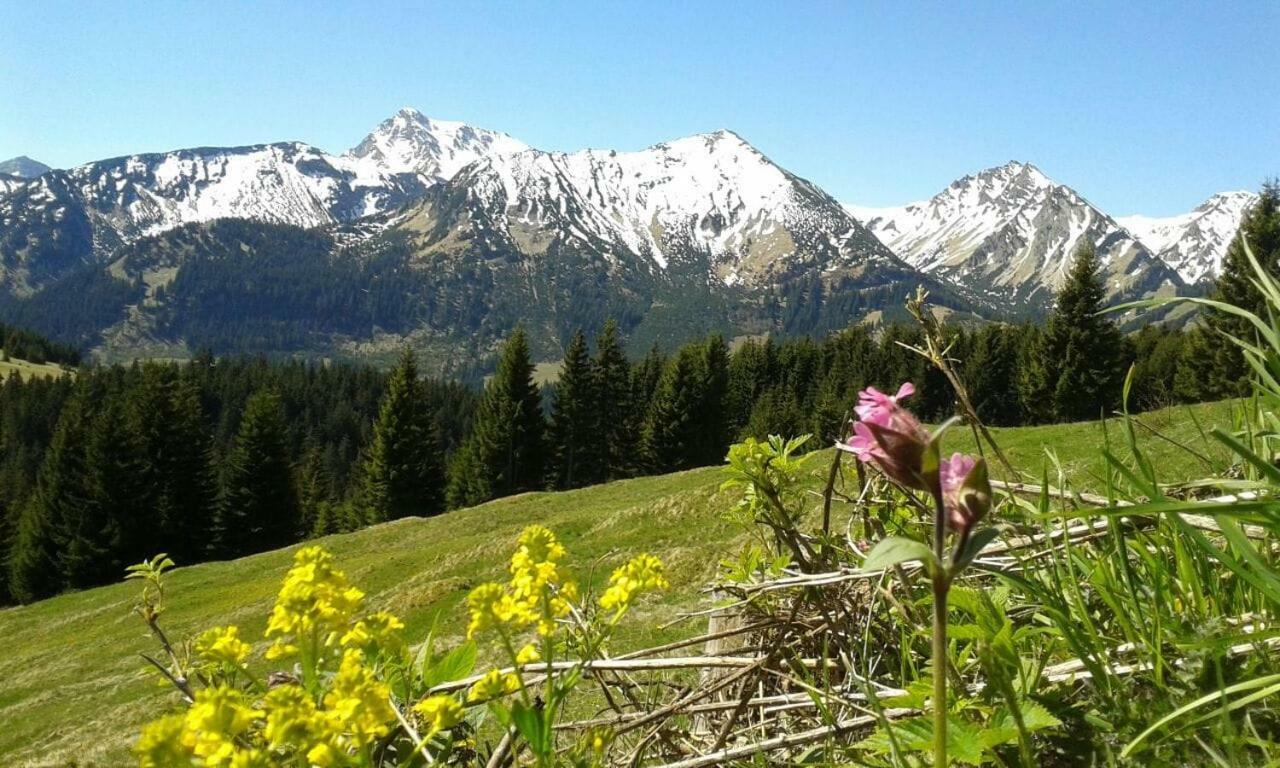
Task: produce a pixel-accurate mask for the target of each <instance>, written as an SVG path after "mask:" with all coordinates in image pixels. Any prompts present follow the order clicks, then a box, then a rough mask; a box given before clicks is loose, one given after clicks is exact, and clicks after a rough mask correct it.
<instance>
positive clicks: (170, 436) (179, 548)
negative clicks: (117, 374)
mask: <svg viewBox="0 0 1280 768" xmlns="http://www.w3.org/2000/svg"><path fill="white" fill-rule="evenodd" d="M129 401H130V402H129V418H130V428H131V430H132V432H133V433H134V434H135V435H136V437H137V441H138V448H139V450H140V451H141V457H140V461H139V462H138V472H139V473H140V478H139V483H138V492H139V493H140V494H142V495H141V497H140V501H141V502H142V503H143V505H144V506H145V509H146V511H145V512H143V513H141V515H142V518H140V519H139V528H140V532H139V535H140V536H141V539H139V540H136V541H134V542H133V546H134V548H135V549H136V550H137V551H141V552H143V553H144V554H143V555H142V557H150V556H151V555H152V554H155V553H156V552H158V551H162V550H163V551H165V552H168V553H169V554H170V555H171V556H172V557H173V558H174V560H176V561H177V562H180V563H190V562H196V561H198V560H199V559H200V558H201V557H202V556H203V555H204V554H205V552H206V550H207V549H208V546H209V540H210V537H211V535H212V532H213V519H214V515H215V507H216V503H217V485H216V482H215V479H214V475H213V468H212V463H211V451H212V443H211V441H212V435H211V433H210V430H209V423H208V420H207V419H206V417H205V414H204V409H203V406H202V404H201V402H200V392H199V388H198V386H197V384H196V382H195V381H194V379H192V377H191V376H190V375H180V374H179V373H178V371H177V370H176V369H175V368H174V367H173V366H161V365H155V364H150V365H145V366H143V367H142V370H141V373H140V380H139V382H138V383H137V384H136V385H135V386H134V387H132V389H131V391H130V394H129Z"/></svg>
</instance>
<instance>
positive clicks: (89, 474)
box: [59, 395, 163, 588]
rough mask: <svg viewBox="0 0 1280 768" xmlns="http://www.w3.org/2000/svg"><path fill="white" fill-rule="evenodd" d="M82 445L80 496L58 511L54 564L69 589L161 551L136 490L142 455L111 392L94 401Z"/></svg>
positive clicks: (105, 578) (112, 575)
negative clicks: (82, 491)
mask: <svg viewBox="0 0 1280 768" xmlns="http://www.w3.org/2000/svg"><path fill="white" fill-rule="evenodd" d="M97 410H98V414H97V416H96V417H95V418H94V419H93V422H92V425H91V427H90V431H89V436H88V441H87V444H86V446H85V499H84V501H83V503H82V504H80V505H78V506H76V507H74V508H69V509H67V510H65V511H64V512H63V515H62V520H61V526H62V534H61V536H60V537H59V539H60V540H61V543H62V546H61V551H60V552H59V562H60V565H61V571H62V574H63V579H64V581H65V583H66V584H67V586H69V587H72V588H82V587H92V586H97V585H98V584H105V583H107V582H110V581H114V580H115V579H118V578H119V577H120V574H122V573H124V569H125V567H126V566H128V565H130V564H132V563H136V562H138V561H140V560H141V559H143V558H145V557H151V556H152V555H155V554H157V553H158V552H160V551H163V549H162V547H163V544H162V543H161V542H157V541H156V529H155V519H154V517H153V515H152V512H153V510H152V508H150V507H149V505H148V501H149V500H148V499H147V498H146V496H145V494H144V493H143V490H142V488H141V482H142V479H143V477H142V471H141V469H142V464H143V462H142V456H141V451H140V450H139V445H138V442H139V441H138V438H137V435H136V434H135V433H134V432H133V431H132V430H131V429H130V425H129V423H128V421H127V420H126V417H125V412H124V407H123V405H122V404H121V402H120V399H119V397H118V396H116V395H111V396H108V397H107V398H106V400H105V401H104V402H102V403H100V404H99V407H98V409H97Z"/></svg>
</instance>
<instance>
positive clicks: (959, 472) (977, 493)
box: [938, 453, 991, 533]
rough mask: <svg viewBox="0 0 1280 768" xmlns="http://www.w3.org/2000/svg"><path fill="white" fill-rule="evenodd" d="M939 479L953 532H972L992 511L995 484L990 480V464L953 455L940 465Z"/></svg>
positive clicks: (962, 455) (970, 457) (960, 455)
mask: <svg viewBox="0 0 1280 768" xmlns="http://www.w3.org/2000/svg"><path fill="white" fill-rule="evenodd" d="M938 475H939V480H940V482H941V485H942V505H943V508H944V509H945V510H946V513H947V525H948V526H950V527H951V529H952V530H953V531H958V532H962V533H963V532H966V531H968V530H969V529H971V528H973V526H974V524H976V523H977V522H978V521H979V520H981V519H982V518H983V516H984V515H986V514H987V510H988V509H990V508H991V481H990V480H989V479H988V478H987V465H986V462H985V461H983V460H982V459H975V458H974V457H972V456H966V455H965V454H963V453H953V454H951V458H949V459H943V460H942V461H941V462H939V464H938Z"/></svg>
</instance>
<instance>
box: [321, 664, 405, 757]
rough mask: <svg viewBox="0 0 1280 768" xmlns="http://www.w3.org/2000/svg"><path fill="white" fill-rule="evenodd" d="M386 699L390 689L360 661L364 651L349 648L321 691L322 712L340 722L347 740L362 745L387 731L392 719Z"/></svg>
mask: <svg viewBox="0 0 1280 768" xmlns="http://www.w3.org/2000/svg"><path fill="white" fill-rule="evenodd" d="M390 699H391V689H390V688H388V687H387V685H386V683H383V682H382V681H381V680H379V679H378V678H377V677H376V676H374V674H373V670H371V669H369V668H368V667H366V666H365V665H364V654H363V653H361V652H360V651H358V650H355V649H350V648H349V649H347V651H346V652H345V653H343V655H342V664H341V665H340V666H339V667H338V672H337V674H335V675H334V676H333V682H332V683H330V686H329V692H328V693H326V694H325V697H324V706H325V710H326V712H325V714H326V715H328V716H330V717H333V718H335V719H336V720H337V722H340V723H342V726H343V730H344V732H345V736H346V739H345V740H346V741H347V742H349V743H350V744H351V745H353V746H356V747H363V746H364V745H366V744H369V743H371V742H372V741H373V740H374V739H379V738H381V737H383V736H386V735H387V733H389V732H390V730H391V728H390V724H391V723H392V722H393V721H395V719H396V713H395V711H394V710H392V709H391V701H390Z"/></svg>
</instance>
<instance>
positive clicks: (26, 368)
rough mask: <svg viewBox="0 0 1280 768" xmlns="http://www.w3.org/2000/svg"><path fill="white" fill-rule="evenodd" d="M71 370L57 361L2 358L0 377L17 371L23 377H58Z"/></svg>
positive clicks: (0, 361)
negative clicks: (39, 361) (42, 361)
mask: <svg viewBox="0 0 1280 768" xmlns="http://www.w3.org/2000/svg"><path fill="white" fill-rule="evenodd" d="M70 372H71V371H70V370H69V369H66V368H63V367H62V366H60V365H58V364H57V363H31V362H28V361H26V360H19V359H18V358H16V357H15V358H13V359H11V360H7V361H4V360H0V378H6V377H8V376H9V375H11V374H13V373H17V374H18V375H19V376H21V377H22V378H23V379H34V378H36V377H40V376H50V377H58V376H65V375H67V374H69V373H70Z"/></svg>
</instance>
